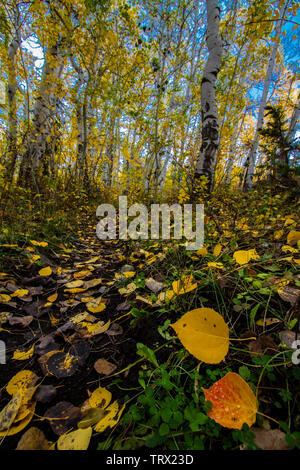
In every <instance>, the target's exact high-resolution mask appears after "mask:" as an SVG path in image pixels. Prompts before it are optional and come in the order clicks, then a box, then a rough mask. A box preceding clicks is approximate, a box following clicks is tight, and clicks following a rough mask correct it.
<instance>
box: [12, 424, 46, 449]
mask: <svg viewBox="0 0 300 470" xmlns="http://www.w3.org/2000/svg"><path fill="white" fill-rule="evenodd" d="M16 450H50V446H49V442H48V441H47V439H46V437H45V435H44V433H43V432H42V431H41V430H40V429H38V428H35V427H32V428H29V429H28V430H27V431H26V432H25V433H24V434H23V436H22V437H21V439H20V440H19V442H18V445H17V448H16Z"/></svg>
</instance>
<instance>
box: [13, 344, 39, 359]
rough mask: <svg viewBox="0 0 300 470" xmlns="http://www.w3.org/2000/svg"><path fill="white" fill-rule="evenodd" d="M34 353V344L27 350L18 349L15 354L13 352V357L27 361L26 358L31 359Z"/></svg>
mask: <svg viewBox="0 0 300 470" xmlns="http://www.w3.org/2000/svg"><path fill="white" fill-rule="evenodd" d="M33 354H34V345H33V346H32V347H31V348H30V349H28V350H27V351H20V350H19V349H17V350H16V351H15V352H14V354H13V359H15V360H16V361H25V360H26V359H29V358H30V357H32V356H33Z"/></svg>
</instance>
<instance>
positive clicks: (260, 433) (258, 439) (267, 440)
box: [250, 428, 292, 450]
mask: <svg viewBox="0 0 300 470" xmlns="http://www.w3.org/2000/svg"><path fill="white" fill-rule="evenodd" d="M250 431H251V432H253V434H254V435H255V438H254V443H255V444H256V445H257V447H259V448H260V449H262V450H292V447H290V446H289V445H288V443H287V442H286V439H285V436H286V435H285V433H284V432H282V431H280V429H259V428H251V429H250Z"/></svg>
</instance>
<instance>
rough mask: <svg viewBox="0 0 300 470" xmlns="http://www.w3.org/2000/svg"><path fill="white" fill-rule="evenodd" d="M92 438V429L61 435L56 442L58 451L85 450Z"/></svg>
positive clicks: (77, 430)
mask: <svg viewBox="0 0 300 470" xmlns="http://www.w3.org/2000/svg"><path fill="white" fill-rule="evenodd" d="M91 437H92V428H91V427H88V428H86V429H76V431H72V432H69V433H68V434H62V435H61V436H59V439H58V441H57V449H58V450H87V448H88V446H89V444H90V440H91Z"/></svg>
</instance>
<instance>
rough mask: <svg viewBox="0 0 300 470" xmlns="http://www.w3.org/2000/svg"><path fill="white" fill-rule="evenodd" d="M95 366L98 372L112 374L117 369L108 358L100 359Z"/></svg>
mask: <svg viewBox="0 0 300 470" xmlns="http://www.w3.org/2000/svg"><path fill="white" fill-rule="evenodd" d="M94 368H95V370H96V372H98V374H103V375H110V374H112V373H113V372H114V371H115V370H116V369H117V366H116V365H115V364H112V363H111V362H108V361H107V360H106V359H98V361H96V362H95V364H94Z"/></svg>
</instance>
